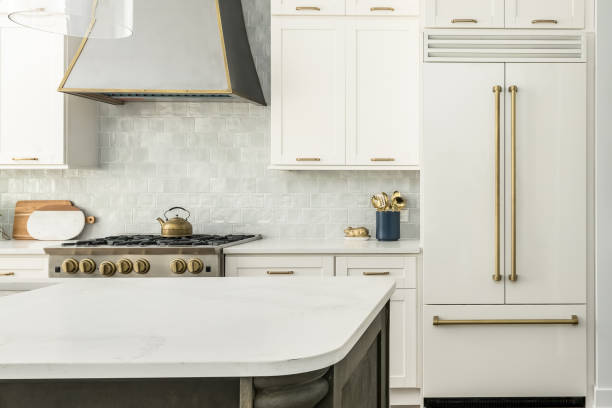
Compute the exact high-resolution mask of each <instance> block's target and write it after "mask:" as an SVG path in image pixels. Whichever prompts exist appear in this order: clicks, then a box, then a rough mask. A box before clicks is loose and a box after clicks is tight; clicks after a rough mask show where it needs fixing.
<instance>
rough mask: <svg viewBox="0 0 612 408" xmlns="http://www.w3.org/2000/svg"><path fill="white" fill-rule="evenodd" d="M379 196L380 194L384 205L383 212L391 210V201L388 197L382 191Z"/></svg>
mask: <svg viewBox="0 0 612 408" xmlns="http://www.w3.org/2000/svg"><path fill="white" fill-rule="evenodd" d="M380 194H382V196H383V199H384V201H383V203H384V204H385V211H389V210H390V209H391V200H389V196H388V195H387V193H385V192H384V191H383V192H382V193H380Z"/></svg>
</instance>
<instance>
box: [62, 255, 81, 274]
mask: <svg viewBox="0 0 612 408" xmlns="http://www.w3.org/2000/svg"><path fill="white" fill-rule="evenodd" d="M78 270H79V263H78V262H77V260H76V259H74V258H68V259H64V262H62V272H64V273H70V274H73V273H77V272H78Z"/></svg>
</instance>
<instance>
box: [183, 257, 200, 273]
mask: <svg viewBox="0 0 612 408" xmlns="http://www.w3.org/2000/svg"><path fill="white" fill-rule="evenodd" d="M187 270H188V271H189V272H191V273H200V272H202V271H203V270H204V262H202V261H201V260H199V259H197V258H194V259H190V260H189V261H188V262H187Z"/></svg>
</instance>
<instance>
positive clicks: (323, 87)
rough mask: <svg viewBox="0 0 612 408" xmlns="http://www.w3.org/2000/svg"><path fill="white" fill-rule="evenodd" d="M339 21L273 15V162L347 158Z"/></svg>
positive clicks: (321, 162) (326, 161) (323, 162)
mask: <svg viewBox="0 0 612 408" xmlns="http://www.w3.org/2000/svg"><path fill="white" fill-rule="evenodd" d="M344 36H345V33H344V29H343V25H341V24H338V23H337V22H336V21H334V19H332V18H326V17H310V18H300V17H282V18H277V19H273V20H272V163H273V164H285V165H288V164H292V165H295V164H300V165H343V164H344V163H345V81H346V76H345V45H344Z"/></svg>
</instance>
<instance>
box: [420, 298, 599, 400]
mask: <svg viewBox="0 0 612 408" xmlns="http://www.w3.org/2000/svg"><path fill="white" fill-rule="evenodd" d="M572 315H576V316H577V317H578V319H579V323H578V324H577V325H571V324H554V325H553V324H504V325H491V324H486V325H485V324H483V325H439V326H434V325H433V324H432V322H433V319H434V316H438V317H439V319H440V320H464V319H569V318H570V317H571V316H572ZM586 358H587V357H586V307H585V306H584V305H536V306H534V305H520V306H517V305H486V306H485V305H480V306H430V305H428V306H424V311H423V395H424V396H425V397H430V398H433V397H529V396H539V397H549V396H585V395H586V385H587V377H586V374H587V360H586Z"/></svg>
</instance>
